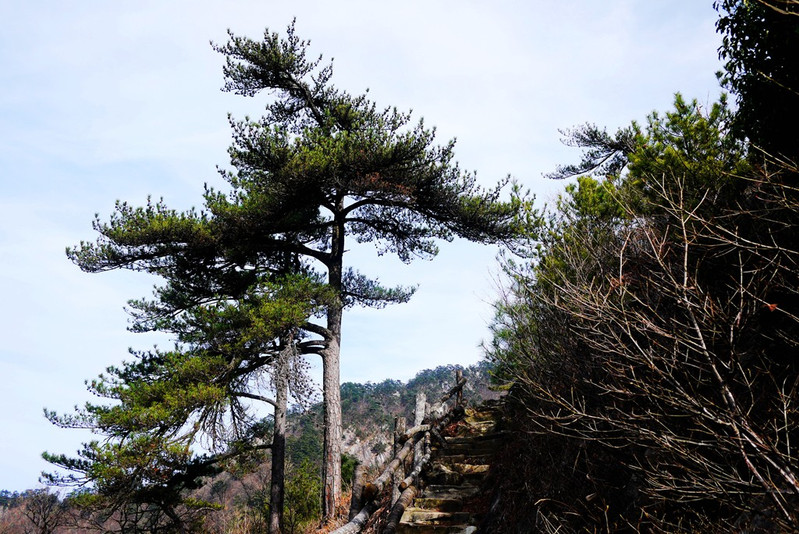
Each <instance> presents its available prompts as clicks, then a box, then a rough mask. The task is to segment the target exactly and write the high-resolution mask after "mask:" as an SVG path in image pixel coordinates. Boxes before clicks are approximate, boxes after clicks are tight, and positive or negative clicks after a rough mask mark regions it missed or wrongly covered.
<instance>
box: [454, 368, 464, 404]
mask: <svg viewBox="0 0 799 534" xmlns="http://www.w3.org/2000/svg"><path fill="white" fill-rule="evenodd" d="M462 378H463V371H461V370H460V369H456V370H455V384H460V382H461V379H462ZM457 399H458V404H457V405H458V406H460V405H461V404H463V388H460V389H459V390H458V397H457Z"/></svg>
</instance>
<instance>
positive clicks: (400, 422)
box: [391, 417, 405, 506]
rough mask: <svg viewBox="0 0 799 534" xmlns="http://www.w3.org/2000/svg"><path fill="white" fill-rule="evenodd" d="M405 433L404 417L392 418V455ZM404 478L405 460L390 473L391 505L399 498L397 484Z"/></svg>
mask: <svg viewBox="0 0 799 534" xmlns="http://www.w3.org/2000/svg"><path fill="white" fill-rule="evenodd" d="M404 434H405V418H404V417H397V418H396V419H394V457H395V458H396V457H397V453H398V452H399V451H400V449H401V448H402V437H403V436H404ZM404 478H405V462H400V464H399V466H398V467H397V470H396V471H394V473H393V474H392V475H391V482H392V484H391V485H392V490H391V506H394V503H396V502H397V500H398V499H399V498H400V490H399V485H400V484H401V483H402V480H403V479H404Z"/></svg>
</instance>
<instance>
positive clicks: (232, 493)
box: [0, 362, 499, 534]
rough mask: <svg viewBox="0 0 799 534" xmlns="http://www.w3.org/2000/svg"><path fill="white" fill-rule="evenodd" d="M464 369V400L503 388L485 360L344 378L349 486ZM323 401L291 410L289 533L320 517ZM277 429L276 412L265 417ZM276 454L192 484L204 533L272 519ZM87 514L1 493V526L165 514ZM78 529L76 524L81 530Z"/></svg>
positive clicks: (36, 493)
mask: <svg viewBox="0 0 799 534" xmlns="http://www.w3.org/2000/svg"><path fill="white" fill-rule="evenodd" d="M456 369H461V370H462V371H463V376H464V377H465V378H466V379H467V383H466V386H465V387H464V398H465V399H466V400H467V401H468V402H470V403H472V404H475V403H479V402H480V401H482V400H483V399H487V398H496V397H497V396H498V395H499V393H498V392H497V391H495V390H494V389H492V388H491V387H490V382H491V377H490V375H489V371H490V365H489V364H488V363H487V362H481V363H478V364H476V365H473V366H470V367H466V368H462V367H460V366H458V367H456V366H451V365H450V366H441V367H437V368H435V369H426V370H423V371H420V372H419V373H418V374H417V375H416V376H415V377H414V378H412V379H411V380H409V381H407V382H402V381H399V380H385V381H383V382H379V383H377V384H372V383H366V384H358V383H353V382H346V383H344V384H342V386H341V399H342V418H343V421H344V456H343V462H342V463H343V472H344V474H343V478H344V484H345V487H348V486H349V483H350V480H351V478H352V473H353V468H354V466H355V463H356V461H357V462H361V463H363V464H364V465H366V466H368V467H370V468H372V470H375V469H377V468H378V467H379V466H380V465H381V464H382V463H383V462H384V461H385V460H386V458H387V456H388V455H389V454H390V453H391V448H392V439H393V438H392V432H393V428H394V418H395V417H398V416H404V417H406V418H408V419H409V420H412V419H413V410H414V406H415V402H416V395H417V394H418V393H424V394H425V395H426V396H427V398H428V399H430V402H434V401H435V400H436V399H438V398H440V397H441V396H442V395H443V394H444V392H445V391H446V390H448V389H449V388H450V387H452V385H453V384H454V379H455V370H456ZM322 417H323V410H322V406H321V404H314V405H312V406H309V407H302V406H294V407H292V408H291V409H290V410H289V414H288V425H287V426H288V431H287V447H286V448H287V474H288V475H287V488H286V491H287V498H286V515H285V518H284V520H285V522H286V532H300V531H302V529H304V528H306V527H309V526H311V525H313V524H315V522H316V521H318V517H319V513H320V508H319V502H318V494H319V492H320V491H321V489H320V485H321V476H320V474H321V462H322V440H321V435H322V430H321V427H322ZM260 425H261V426H263V427H264V428H271V426H272V421H271V417H269V418H267V419H265V420H264V421H262V422H261V423H260ZM270 465H271V457H270V455H269V452H268V451H266V452H264V453H262V454H260V455H252V456H250V457H249V458H246V459H243V460H239V461H235V462H229V463H228V464H227V465H226V466H225V469H224V470H222V471H221V472H219V473H217V474H215V475H212V476H209V477H206V478H204V479H202V481H201V484H200V485H199V486H198V487H197V488H195V489H194V490H192V497H191V499H193V500H194V502H197V503H198V504H199V503H201V502H202V503H203V504H202V505H201V507H200V509H199V510H197V514H199V515H202V516H203V517H204V526H203V532H261V531H265V529H266V528H267V525H268V518H269V486H270V475H269V472H270ZM83 510H84V515H83V516H82V517H81V515H80V513H79V512H80V511H79V510H78V509H76V508H74V507H72V505H71V504H70V503H69V499H67V500H59V499H58V498H57V497H56V496H55V495H54V494H53V493H50V492H49V491H48V490H31V491H28V492H23V493H22V494H18V493H10V492H7V491H2V492H0V532H2V533H4V534H16V533H19V534H22V533H25V532H29V531H31V530H32V529H35V528H46V529H52V530H45V531H46V532H58V533H61V532H91V531H96V530H97V529H111V530H115V529H128V530H130V529H133V531H141V532H144V531H148V530H147V529H148V528H149V529H151V531H157V530H158V528H159V527H158V525H159V521H160V520H162V519H163V518H162V517H160V516H159V514H152V513H151V514H150V515H154V516H155V517H152V518H151V522H149V523H144V524H143V523H138V524H137V522H140V521H142V518H144V517H146V516H147V515H148V514H147V513H146V512H145V508H144V507H142V508H140V509H138V511H137V512H138V513H133V512H130V513H128V514H127V515H116V516H113V517H111V518H108V517H106V516H104V515H103V514H100V515H99V516H98V515H94V516H90V515H87V514H85V511H86V510H85V508H84V509H83ZM75 527H77V528H75Z"/></svg>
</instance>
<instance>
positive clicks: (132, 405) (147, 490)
mask: <svg viewBox="0 0 799 534" xmlns="http://www.w3.org/2000/svg"><path fill="white" fill-rule="evenodd" d="M308 44H309V43H308V42H307V41H302V40H300V39H299V38H298V37H297V36H296V34H295V31H294V25H293V24H292V25H291V26H290V27H289V28H288V30H287V32H286V36H285V37H281V36H279V35H278V34H277V33H271V32H269V31H266V32H265V33H264V38H263V40H262V41H253V40H250V39H247V38H244V37H239V36H236V35H234V34H233V33H230V38H229V41H228V42H227V43H226V44H224V45H215V46H214V48H215V49H216V50H217V51H219V52H220V53H222V54H224V56H225V57H226V64H225V67H224V75H225V80H226V82H225V86H224V90H226V91H230V92H234V93H237V94H240V95H244V96H254V95H256V94H258V93H260V92H262V91H265V92H267V93H269V94H270V95H271V102H270V103H269V104H268V105H267V107H266V111H265V114H264V116H263V117H262V118H260V119H258V120H251V119H249V118H246V119H244V120H234V119H231V120H230V124H231V128H232V130H233V143H232V145H231V147H230V149H229V154H230V158H231V164H232V166H233V168H234V169H235V170H232V171H222V175H223V177H224V178H225V180H226V181H227V182H228V183H229V185H230V190H229V191H227V192H223V191H218V190H215V189H213V188H207V190H206V192H205V195H204V206H203V209H202V210H199V211H198V210H195V209H191V210H188V211H185V212H178V211H175V210H173V209H170V208H168V207H167V206H166V205H164V203H163V202H162V201H158V202H152V201H149V200H148V202H147V204H146V205H145V206H143V207H132V206H131V205H129V204H127V203H125V202H118V203H117V205H116V208H115V211H114V212H113V213H112V214H111V216H110V217H109V218H108V220H107V221H102V220H100V219H99V217H98V218H97V219H96V220H95V222H94V229H95V230H96V231H97V232H98V233H99V234H100V237H99V238H98V240H97V241H96V242H94V243H87V242H82V243H81V244H80V245H79V246H78V247H75V248H72V249H68V251H67V255H68V256H69V258H70V259H71V260H72V261H73V262H75V263H76V264H77V265H79V266H80V267H81V269H83V270H85V271H87V272H102V271H107V270H113V269H130V270H135V271H145V272H148V273H151V274H154V275H157V276H159V277H160V278H161V279H162V280H163V284H162V285H161V286H159V287H157V288H156V289H155V293H154V295H153V298H152V299H150V300H147V299H142V300H134V301H131V302H130V307H131V310H132V317H133V324H132V329H133V330H134V331H137V332H145V331H153V330H157V331H162V332H167V333H170V334H173V335H174V336H175V339H176V342H177V345H176V347H175V349H174V350H171V351H157V350H155V351H150V352H142V353H135V354H134V356H136V358H137V360H136V361H134V362H128V363H125V364H124V365H123V366H122V367H120V368H117V367H112V368H109V369H108V371H107V375H104V376H101V377H100V378H99V379H97V380H95V381H93V382H92V383H91V384H90V386H89V387H90V390H91V391H93V392H94V393H96V394H97V395H99V396H100V397H101V398H105V399H109V400H111V401H112V403H111V405H94V404H89V405H87V406H86V407H85V409H84V410H82V411H79V412H78V413H77V414H75V415H68V416H59V415H57V414H53V413H48V417H49V418H50V419H51V420H52V421H53V422H54V423H56V424H59V425H62V426H66V427H72V426H81V427H88V428H92V429H94V430H96V431H98V432H100V433H103V434H105V435H106V436H107V439H106V440H105V441H103V442H92V443H89V444H87V445H86V447H85V448H84V449H83V450H82V451H81V452H80V453H79V457H78V458H68V457H66V456H63V455H52V454H47V455H46V458H48V459H49V460H50V461H52V462H53V463H55V464H56V465H58V466H61V467H64V468H66V469H68V470H70V471H72V472H73V475H70V476H66V477H58V476H54V477H53V478H51V481H53V482H57V483H74V484H93V485H94V486H95V487H96V488H97V490H98V492H99V494H100V495H107V496H109V497H110V498H111V499H112V501H114V502H120V503H121V502H123V501H125V502H127V501H129V500H133V501H136V502H140V501H143V500H144V501H147V500H149V501H151V502H156V503H157V505H158V506H162V508H163V509H164V510H166V511H170V512H169V513H171V511H172V510H174V508H175V506H182V505H185V504H186V503H184V502H182V501H181V498H180V494H181V491H182V490H184V489H188V488H189V487H190V486H191V484H193V482H192V481H193V480H194V479H195V478H196V477H197V476H200V475H205V474H207V473H208V469H213V468H216V466H217V464H219V463H221V462H224V461H227V460H230V459H232V458H233V457H235V456H240V455H241V454H244V453H250V452H254V451H258V450H260V449H264V448H267V447H269V446H270V445H269V444H266V443H264V440H263V437H264V436H255V435H254V434H253V431H254V430H253V429H254V428H255V427H253V424H254V423H255V422H256V421H257V420H258V418H256V417H255V415H254V412H253V411H252V410H253V408H254V406H255V405H254V403H258V402H267V403H269V404H273V405H275V407H276V409H277V411H276V414H275V418H274V421H275V423H276V424H278V423H279V422H280V421H282V420H283V419H282V416H281V415H280V414H281V410H283V409H282V408H281V406H282V405H285V395H283V399H284V400H282V401H281V400H280V398H281V394H282V392H283V391H284V390H285V387H286V386H285V384H284V383H285V381H286V380H289V381H290V382H291V381H292V380H293V385H294V386H295V388H294V393H296V394H298V395H297V396H299V397H301V396H302V394H301V393H302V392H301V391H298V390H301V389H302V387H301V386H303V385H304V384H303V380H302V374H301V373H294V374H289V376H285V375H286V373H287V372H288V370H287V369H288V368H287V365H288V366H290V365H294V367H295V369H296V368H301V364H299V363H298V362H299V359H298V358H299V357H300V356H302V355H310V354H313V355H319V356H321V357H322V361H323V392H324V424H323V440H324V462H323V512H324V514H325V516H326V517H330V516H331V515H332V514H333V513H334V511H335V503H336V501H337V500H338V498H339V497H340V492H341V464H340V452H341V450H340V449H341V406H340V397H339V374H338V367H339V347H340V343H341V318H342V311H343V310H344V309H345V308H348V307H351V306H371V307H382V306H385V305H386V304H391V303H399V302H405V301H407V300H408V299H409V298H410V297H411V295H412V294H413V291H414V289H415V288H405V287H396V288H387V287H384V286H382V285H381V284H380V283H379V282H378V281H377V280H376V279H373V278H370V277H368V276H366V275H364V274H362V273H360V272H358V271H357V270H355V269H353V268H351V267H347V266H345V264H344V253H345V250H346V247H345V242H346V241H347V240H350V239H353V240H354V241H356V242H359V243H365V242H369V243H373V244H374V245H375V247H376V248H377V252H378V253H379V254H384V253H392V254H396V255H397V256H398V257H399V258H400V259H401V260H403V261H405V262H408V261H411V260H412V259H414V258H428V259H429V258H432V257H433V256H435V254H436V252H437V245H436V241H437V240H451V239H453V238H454V237H456V236H457V237H462V238H465V239H469V240H472V241H475V242H479V243H494V242H507V241H508V240H510V239H511V238H512V237H513V236H514V235H515V233H516V232H517V230H518V215H519V213H520V210H521V209H522V208H524V206H525V199H524V198H523V197H522V196H521V194H520V193H519V192H518V190H516V189H515V190H514V191H515V193H514V195H513V199H512V200H511V201H509V202H505V201H501V200H500V199H499V196H500V193H501V191H502V189H503V187H504V186H505V185H506V184H507V180H505V181H503V182H501V183H500V184H499V185H497V187H495V188H493V189H490V190H485V189H483V188H482V187H480V186H479V185H478V184H477V181H476V177H475V175H474V174H470V173H466V172H463V171H462V170H461V169H460V168H459V167H458V165H457V164H456V163H454V161H453V147H454V143H453V142H449V143H446V144H444V145H443V146H438V145H436V144H435V131H434V130H431V129H428V128H426V127H425V125H424V123H423V122H422V121H419V122H417V123H415V124H414V123H412V122H411V115H410V114H409V113H402V112H400V111H398V110H396V109H393V108H386V109H379V108H378V107H377V106H376V105H375V104H374V103H372V102H371V101H370V100H368V98H367V97H366V96H365V95H360V96H353V95H351V94H349V93H347V92H345V91H341V90H339V89H337V88H335V87H334V86H333V85H332V84H331V83H330V80H331V76H332V66H330V65H327V66H324V65H322V64H321V58H319V59H317V60H309V59H308V58H307V49H308ZM319 319H324V323H322V322H320V321H319ZM287 355H290V356H291V358H293V359H292V360H291V362H294V363H286V361H284V360H285V358H288V357H289V356H287ZM291 358H290V359H291ZM264 373H267V374H271V379H272V381H273V382H274V385H275V391H276V400H275V399H269V398H268V397H265V396H264V395H263V393H262V392H261V390H260V387H261V386H260V382H259V377H261V376H262V375H263V374H264ZM289 385H291V384H289ZM280 436H282V432H274V433H273V439H274V440H275V441H274V443H273V444H272V445H271V446H272V447H273V448H275V447H282V445H281V444H280V440H282V438H281V437H280ZM203 439H207V440H208V444H209V445H210V447H211V449H212V453H213V454H212V455H210V456H208V457H196V456H195V455H194V453H193V452H192V451H193V448H192V446H193V445H194V444H196V443H198V441H201V440H203ZM274 452H275V451H274V450H273V453H274ZM275 458H276V460H275V461H276V462H277V463H278V464H279V463H281V461H280V460H278V459H277V457H275ZM273 467H275V466H273Z"/></svg>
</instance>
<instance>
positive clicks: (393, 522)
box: [383, 486, 417, 534]
mask: <svg viewBox="0 0 799 534" xmlns="http://www.w3.org/2000/svg"><path fill="white" fill-rule="evenodd" d="M416 491H417V490H416V486H409V487H408V488H406V489H405V491H403V492H402V495H400V498H399V500H398V501H397V503H396V504H395V505H394V507H393V508H392V509H391V513H389V514H388V519H387V521H386V526H385V528H384V529H383V534H394V533H395V532H396V531H397V525H399V522H400V520H401V519H402V514H403V513H405V509H406V508H407V507H408V506H410V504H411V503H412V502H413V498H414V497H416Z"/></svg>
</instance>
